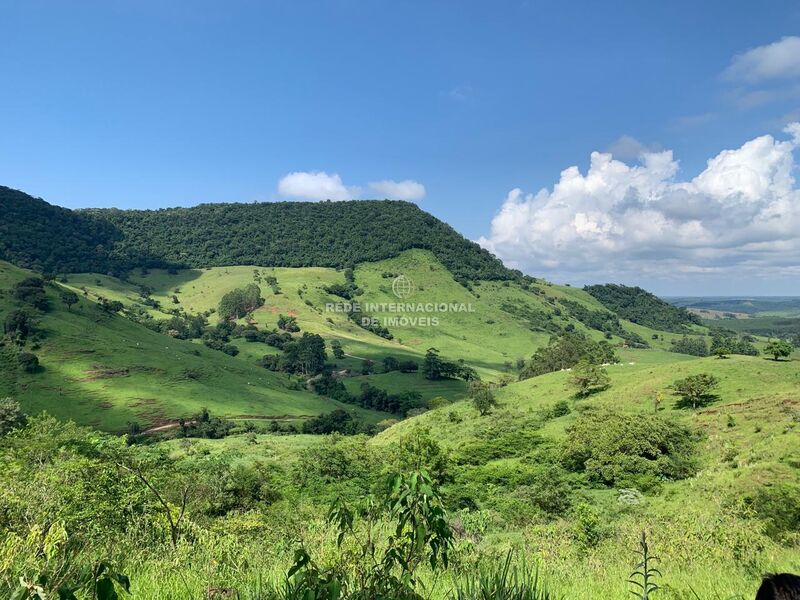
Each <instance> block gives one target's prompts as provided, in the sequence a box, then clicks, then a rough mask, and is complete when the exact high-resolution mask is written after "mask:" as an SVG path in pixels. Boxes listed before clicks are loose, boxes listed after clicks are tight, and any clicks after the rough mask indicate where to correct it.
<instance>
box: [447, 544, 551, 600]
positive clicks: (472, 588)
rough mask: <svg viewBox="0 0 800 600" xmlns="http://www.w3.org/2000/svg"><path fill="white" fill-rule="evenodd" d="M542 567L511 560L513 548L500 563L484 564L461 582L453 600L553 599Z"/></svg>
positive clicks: (452, 597)
mask: <svg viewBox="0 0 800 600" xmlns="http://www.w3.org/2000/svg"><path fill="white" fill-rule="evenodd" d="M555 598H557V596H555V595H554V594H552V593H550V592H549V591H548V589H547V586H546V585H545V584H544V582H543V580H541V579H540V578H539V570H538V569H534V570H531V569H529V568H528V567H527V566H525V565H524V564H523V566H522V567H518V566H516V565H513V564H512V552H511V551H509V552H508V554H507V555H506V559H505V561H504V562H503V563H501V564H500V565H497V564H492V565H491V566H488V567H487V566H485V565H484V566H482V567H481V568H480V569H478V570H477V571H472V572H471V573H469V574H468V575H466V577H464V578H463V579H462V580H461V581H459V582H458V584H457V587H456V590H455V591H454V592H453V595H452V596H451V599H452V600H554V599H555Z"/></svg>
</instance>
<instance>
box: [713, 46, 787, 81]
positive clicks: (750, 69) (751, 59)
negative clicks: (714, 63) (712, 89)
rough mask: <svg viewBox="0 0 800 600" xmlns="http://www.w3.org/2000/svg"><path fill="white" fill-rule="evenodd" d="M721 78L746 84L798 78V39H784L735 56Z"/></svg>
mask: <svg viewBox="0 0 800 600" xmlns="http://www.w3.org/2000/svg"><path fill="white" fill-rule="evenodd" d="M723 76H724V77H725V78H726V79H729V80H731V81H744V82H746V83H757V82H760V81H766V80H769V79H786V78H791V77H800V37H797V36H788V37H784V38H782V39H780V40H778V41H777V42H774V43H772V44H767V45H765V46H758V47H756V48H751V49H750V50H748V51H747V52H743V53H742V54H737V55H736V56H735V57H734V58H733V60H732V61H731V64H730V66H728V68H727V69H725V72H724V73H723Z"/></svg>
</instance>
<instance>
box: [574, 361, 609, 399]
mask: <svg viewBox="0 0 800 600" xmlns="http://www.w3.org/2000/svg"><path fill="white" fill-rule="evenodd" d="M569 383H570V384H571V385H572V386H573V387H575V388H576V390H577V392H576V394H575V395H576V396H578V397H579V398H585V397H586V396H590V395H592V394H596V393H597V392H602V391H603V390H607V389H608V388H609V387H610V386H611V378H610V377H609V376H608V372H607V371H606V370H605V369H604V368H603V367H601V366H600V365H594V364H592V363H590V362H589V361H588V360H582V361H581V362H579V363H578V365H577V366H576V367H575V369H574V370H573V372H572V377H570V379H569Z"/></svg>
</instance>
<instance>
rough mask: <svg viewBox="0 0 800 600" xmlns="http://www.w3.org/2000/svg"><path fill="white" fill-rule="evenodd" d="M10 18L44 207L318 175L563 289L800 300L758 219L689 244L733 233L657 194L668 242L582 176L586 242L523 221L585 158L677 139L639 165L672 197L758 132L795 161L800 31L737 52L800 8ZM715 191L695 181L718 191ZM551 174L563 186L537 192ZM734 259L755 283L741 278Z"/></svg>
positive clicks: (3, 149) (22, 167) (691, 5)
mask: <svg viewBox="0 0 800 600" xmlns="http://www.w3.org/2000/svg"><path fill="white" fill-rule="evenodd" d="M0 22H1V23H2V30H3V35H2V36H0V73H1V74H2V82H3V85H2V93H0V139H2V144H0V184H3V185H8V186H11V187H15V188H19V189H22V190H24V191H26V192H28V193H31V194H34V195H37V196H41V197H43V198H45V199H46V200H48V201H49V202H52V203H54V204H59V205H62V206H68V207H87V206H118V207H123V208H132V207H137V208H158V207H165V206H176V205H191V204H196V203H199V202H218V201H244V202H248V201H253V200H262V201H263V200H276V199H281V198H283V197H288V196H292V197H303V194H307V196H308V197H309V198H311V197H313V196H314V194H315V193H318V189H317V188H318V187H319V185H322V189H324V190H327V191H329V192H330V194H329V195H333V196H336V195H337V194H338V195H340V196H341V197H374V196H380V195H384V196H391V195H405V196H409V197H413V198H414V199H417V200H418V201H419V202H420V206H422V207H423V208H424V209H425V210H428V211H429V212H432V213H433V214H435V215H436V216H438V217H440V218H442V219H444V220H446V221H447V222H449V223H450V224H452V225H453V226H454V227H455V228H456V229H458V230H459V231H461V232H462V233H464V234H465V235H466V236H468V237H470V238H471V239H479V238H482V243H483V244H484V245H486V246H487V247H489V248H491V249H492V250H493V251H495V252H496V253H497V254H499V255H500V256H501V257H502V258H504V260H506V261H507V262H509V263H512V264H514V265H515V266H519V267H521V268H523V269H524V270H526V271H528V272H531V273H534V274H544V275H546V276H548V277H551V278H553V279H555V280H559V281H570V282H572V283H582V282H586V281H596V280H597V279H598V278H601V279H611V280H619V281H625V282H640V283H642V284H645V285H648V286H650V287H651V288H654V289H656V291H659V292H661V293H681V294H689V293H708V294H710V293H734V294H737V293H739V294H741V293H753V290H754V288H756V287H758V288H759V290H760V291H761V293H800V288H798V287H797V283H796V282H797V281H798V277H797V275H800V272H798V271H796V270H793V269H795V268H796V261H795V258H797V257H798V256H800V249H798V244H797V243H796V242H797V239H796V236H792V235H791V234H787V233H786V232H783V233H782V234H780V235H778V234H775V235H771V236H765V235H764V234H763V227H758V228H756V229H758V231H757V232H753V231H749V230H748V231H744V232H742V235H740V236H738V237H736V236H730V237H731V239H729V240H727V241H726V242H725V243H724V244H719V243H716V242H713V241H709V242H708V243H705V244H700V245H699V246H702V247H697V246H698V244H694V245H693V243H690V242H689V240H697V239H699V238H702V237H703V236H706V238H707V239H709V240H711V238H718V237H719V231H717V230H716V229H715V228H714V224H712V223H711V221H710V220H708V219H710V218H711V217H706V216H703V215H700V216H699V217H698V216H697V214H695V213H692V210H694V209H691V210H689V209H686V210H684V209H681V210H677V209H676V210H673V211H672V212H670V211H669V210H666V209H662V208H660V207H659V208H658V211H657V212H658V214H659V215H661V216H665V218H666V219H667V221H668V225H664V226H663V227H662V228H661V229H660V230H659V231H658V232H651V233H652V236H655V237H659V236H663V237H666V236H667V234H668V235H669V236H670V237H671V239H672V240H675V239H683V240H686V241H685V242H682V243H681V244H677V246H679V247H677V248H676V244H675V243H672V242H670V243H669V244H666V243H650V241H648V239H644V238H643V237H642V236H641V235H637V231H639V230H638V229H637V231H634V228H637V227H638V226H637V225H636V223H637V221H636V220H635V219H634V220H631V219H630V218H628V217H631V215H630V214H629V213H628V212H626V213H625V215H626V216H625V218H624V219H623V218H622V217H620V218H619V219H617V218H616V217H614V215H616V214H617V213H619V212H620V209H619V202H620V201H621V200H620V199H619V198H617V200H616V201H614V202H611V204H609V203H608V202H607V200H608V198H606V197H603V198H596V197H594V196H592V193H590V192H587V193H585V194H584V195H583V196H582V197H581V198H580V199H578V200H575V201H574V204H573V205H571V206H572V209H571V210H570V211H568V214H560V216H559V218H560V219H562V220H564V223H569V224H570V225H569V226H570V227H571V228H572V229H574V230H575V231H577V233H575V231H573V232H572V233H573V234H574V235H573V236H572V237H570V236H568V235H566V236H565V234H564V231H563V230H562V229H559V228H560V227H562V225H563V223H561V222H555V221H553V222H551V223H550V225H549V226H548V227H549V228H548V227H544V228H541V227H540V228H539V229H540V230H539V231H537V232H535V233H531V231H532V230H535V229H536V228H537V227H538V224H539V223H540V220H539V217H542V216H547V215H549V216H552V212H547V210H545V209H547V206H545V205H546V204H547V202H551V203H559V202H562V203H563V202H564V200H563V198H560V197H559V196H558V194H556V193H554V190H553V186H554V185H555V184H556V183H557V182H558V181H559V179H560V178H561V175H560V173H561V172H562V171H563V170H564V169H567V168H568V167H570V166H573V165H574V166H577V167H578V168H579V170H580V172H581V173H583V174H586V171H587V169H588V168H589V166H590V161H591V159H590V154H591V153H592V152H593V151H600V152H606V151H609V150H610V151H611V152H612V153H613V156H614V158H615V159H618V160H621V161H625V162H626V163H627V164H628V165H631V166H632V165H635V164H637V161H639V160H640V158H641V156H643V155H642V153H643V152H644V153H651V155H652V156H657V155H658V156H660V155H659V154H658V153H663V152H664V151H666V150H671V151H672V152H673V155H672V161H673V163H674V167H670V168H666V171H667V174H666V175H664V176H663V177H662V176H661V175H660V174H659V173H660V172H658V173H656V174H655V175H654V174H653V173H654V172H655V171H654V169H653V168H651V169H650V170H649V171H647V172H646V173H645V175H646V176H647V177H648V178H650V179H651V180H652V181H653V182H654V183H652V185H653V186H656V187H657V184H658V183H659V181H660V182H661V184H664V183H665V182H668V183H669V184H670V185H671V186H673V187H670V189H669V190H668V192H664V191H663V190H661V191H660V192H658V193H657V194H661V196H659V198H661V197H662V196H663V195H664V194H667V195H669V196H670V198H673V196H674V195H675V194H676V193H678V192H680V193H683V192H684V191H685V190H683V188H681V187H680V186H681V182H689V181H691V180H692V179H693V178H695V177H696V176H697V175H698V174H700V173H701V172H702V171H703V170H704V169H706V161H708V160H709V159H711V158H713V157H715V156H717V155H718V154H719V153H720V152H721V151H723V150H725V149H740V148H742V147H743V145H744V144H745V143H746V142H748V141H751V140H759V139H763V136H767V135H769V136H772V137H771V138H770V140H772V141H773V142H774V144H775V148H774V149H773V150H771V152H772V154H775V153H778V154H781V156H780V157H778V158H777V159H776V160H777V162H776V163H775V164H778V163H780V164H781V165H782V164H784V163H785V161H786V160H787V156H788V157H789V158H788V160H791V157H792V153H793V152H794V148H795V146H791V147H788V146H780V144H781V143H784V144H788V143H789V142H788V141H787V140H791V139H792V135H793V134H792V133H791V132H789V133H787V132H783V131H782V129H783V128H784V127H785V126H786V125H787V124H789V123H791V122H793V121H798V120H800V69H798V70H797V71H795V70H794V69H795V67H796V66H797V65H795V64H794V63H793V62H792V54H793V52H792V50H793V49H794V47H792V46H789V45H785V47H784V46H781V47H776V49H775V51H774V52H772V51H765V52H766V54H754V55H748V54H746V53H747V52H748V51H753V50H754V49H758V48H759V47H769V45H770V44H776V43H779V42H780V41H781V40H783V39H790V40H791V39H792V38H790V37H789V36H796V35H800V5H798V4H797V3H796V2H762V3H759V4H758V5H755V4H752V3H734V2H702V3H699V2H671V3H643V2H619V3H614V5H613V6H610V5H609V3H599V2H567V3H553V2H530V1H528V2H465V1H453V2H438V1H428V2H400V1H397V0H395V1H393V2H384V1H376V0H373V1H369V2H367V1H360V2H357V1H349V0H336V1H333V0H332V1H329V2H304V1H302V0H294V1H286V2H255V1H236V0H233V1H227V2H209V1H205V0H199V1H198V0H194V1H192V2H178V1H174V2H172V1H171V2H153V1H150V0H138V1H136V2H133V1H130V2H128V1H109V0H105V1H102V2H99V1H98V2H88V1H87V2H70V3H65V2H41V1H38V0H24V1H7V0H2V1H0ZM737 56H738V57H739V58H738V59H737ZM787 56H788V58H787ZM737 61H738V62H737ZM748 61H749V62H748ZM759 61H760V62H759ZM797 62H800V58H798V59H797ZM773 64H775V65H776V66H775V68H774V69H772V70H770V69H771V67H770V65H773ZM765 65H766V66H765ZM759 69H761V70H759ZM762 146H764V144H762ZM764 147H766V146H764ZM771 148H772V146H770V148H769V149H771ZM769 149H767V150H765V151H764V152H762V153H761V154H759V153H758V152H756V153H755V154H754V155H753V156H754V158H753V160H757V161H761V160H767V159H766V158H764V157H765V156H767V155H769V154H770V152H769V151H768V150H769ZM795 154H796V153H795ZM781 157H782V158H781ZM743 160H744V159H743ZM781 160H782V161H783V162H781ZM745 162H746V161H745ZM673 163H670V164H673ZM740 163H741V161H740ZM740 163H737V164H739V165H740V166H741V164H740ZM759 164H760V163H759ZM612 167H613V164H612ZM741 168H745V167H741ZM746 168H747V169H750V170H752V169H751V165H750V164H749V163H748V164H747V165H746ZM765 169H766V172H769V173H771V174H772V175H774V173H775V172H776V171H775V169H778V171H779V170H780V169H779V168H778V167H775V168H774V169H773V168H772V167H770V166H769V165H767V167H765ZM756 170H757V171H758V169H756ZM790 170H794V164H792V165H791V167H790ZM596 171H597V173H600V174H601V175H602V173H603V172H604V171H603V169H602V167H601V166H598V167H597V169H596ZM611 171H614V169H613V168H612V169H611ZM320 172H321V173H324V174H325V175H324V176H320V175H319V173H320ZM291 173H295V176H293V177H290V178H289V179H283V178H285V177H286V176H287V175H288V174H291ZM298 173H299V175H298ZM716 174H717V175H719V173H716ZM712 175H714V174H713V173H712ZM772 175H768V177H772ZM626 177H627V176H626ZM282 179H283V185H281V183H280V182H281V181H282ZM600 179H601V180H602V179H603V178H602V176H601V177H600ZM623 179H624V178H623ZM625 181H627V180H625ZM625 181H623V182H622V183H619V182H618V184H619V185H621V186H623V187H624V186H626V185H627V184H626V183H625ZM676 182H677V183H676ZM779 183H780V182H779ZM584 184H586V182H584ZM586 185H589V187H590V188H591V184H586ZM676 185H677V188H675V187H674V186H676ZM709 185H710V184H709ZM715 185H716V184H715ZM776 185H777V184H776ZM781 185H783V184H781ZM309 186H310V187H309ZM315 186H316V187H315ZM423 187H424V193H423ZM634 187H635V188H636V190H635V191H636V193H638V194H645V195H646V194H648V193H652V189H651V187H652V186H650V187H647V186H645V187H646V189H644V188H642V187H641V186H639V187H636V186H634ZM662 187H663V186H662ZM711 187H713V186H711ZM711 187H709V186H708V185H707V186H706V187H705V188H703V187H702V186H699V185H698V186H695V187H694V188H692V190H690V192H691V193H692V194H695V195H697V194H700V195H702V194H712V199H713V200H715V201H716V200H720V197H717V196H713V193H716V192H715V191H713V190H717V189H718V186H717V188H713V190H712V191H709V190H710V189H711ZM542 188H547V189H548V190H550V192H551V193H550V195H549V199H547V198H545V199H542V198H538V199H537V198H536V197H535V194H536V192H537V191H538V190H540V189H542ZM695 188H696V189H695ZM701 188H702V189H701ZM767 188H768V192H769V194H773V192H774V189H773V188H772V187H769V186H767ZM767 188H765V189H767ZM784 188H785V185H784ZM517 189H518V190H519V191H520V193H519V194H518V195H517V196H513V194H512V195H510V192H512V190H517ZM659 189H660V188H659ZM676 190H677V191H676ZM590 191H591V190H590ZM761 191H763V190H761ZM712 192H713V193H712ZM734 192H735V193H736V194H737V198H740V199H741V197H743V196H742V191H741V190H738V189H737V190H734ZM725 193H726V194H728V192H725ZM731 193H733V192H731ZM755 193H761V192H760V191H759V190H756V192H755ZM764 193H766V192H764ZM775 194H777V195H775ZM775 194H773V195H772V196H770V199H771V200H770V202H771V204H769V205H767V201H766V200H764V205H763V206H761V212H758V211H755V212H754V211H753V210H750V211H749V212H748V211H747V210H745V209H744V208H743V207H742V206H743V201H742V202H740V201H737V202H735V203H734V202H732V201H728V200H726V201H725V203H723V204H724V205H720V207H718V208H719V210H718V211H717V213H715V215H712V217H713V218H715V219H716V221H715V223H716V224H717V226H719V223H720V222H721V220H722V221H725V222H726V223H727V225H726V228H727V229H726V232H727V230H728V229H730V228H731V227H733V228H734V229H735V228H736V227H737V225H736V223H737V220H736V219H731V218H728V217H729V216H730V215H736V216H737V219H749V220H751V221H752V220H753V219H758V218H760V217H763V215H764V214H770V215H773V216H774V214H773V213H770V212H769V211H770V210H773V211H774V209H775V206H776V205H777V204H776V203H780V202H782V203H783V205H787V206H788V208H786V206H784V208H782V209H781V210H787V211H789V213H791V214H789V213H786V214H784V213H781V216H782V218H781V219H780V220H781V221H783V222H787V219H788V220H791V219H793V218H794V217H795V213H796V212H797V211H796V210H795V209H797V210H800V208H798V207H797V204H800V200H798V198H797V193H796V186H795V185H794V184H793V183H792V184H790V185H789V188H788V190H787V189H783V188H781V190H779V191H778V192H775ZM781 194H782V195H781ZM746 195H747V194H746V193H744V196H746ZM512 196H513V197H512ZM622 196H625V197H627V196H626V194H622ZM728 196H730V194H728ZM728 196H726V198H728ZM773 196H774V197H773ZM703 197H705V196H703ZM759 198H761V196H759ZM720 201H721V200H720ZM570 202H572V200H568V201H567V203H568V204H569V203H570ZM626 202H627V200H626ZM665 202H666V201H665ZM686 202H689V203H690V204H692V203H694V204H698V205H699V204H703V201H702V199H701V198H699V197H697V198H694V200H692V201H689V200H687V201H686ZM587 203H588V204H587ZM669 204H670V206H673V204H674V201H673V200H672V199H671V200H669ZM694 204H692V205H693V206H694ZM733 204H735V206H733ZM587 206H589V208H587ZM748 206H749V207H750V208H752V202H751V203H750V204H748ZM592 207H595V208H596V209H597V210H595V211H592V210H590V209H591V208H592ZM770 207H772V208H770ZM740 209H741V210H740ZM627 210H628V209H626V211H627ZM687 210H688V211H689V213H692V214H691V215H689V216H686V215H687V214H689V213H687ZM500 211H502V212H500ZM543 211H544V212H543ZM765 211H766V212H765ZM595 212H596V213H598V214H599V213H607V214H609V215H612V217H611V218H610V220H609V219H605V218H600V217H599V216H597V215H595V216H596V217H597V218H595V217H592V214H594V213H595ZM640 212H641V211H640ZM695 212H696V211H695ZM723 213H724V214H723ZM504 214H505V217H504V216H503V215H504ZM580 215H583V216H582V217H581V216H580ZM680 215H683V216H680ZM692 215H693V216H692ZM639 217H640V221H641V214H640V215H639ZM723 217H724V218H723ZM504 219H505V221H504ZM645 220H648V219H645ZM698 220H699V222H700V225H701V226H703V228H701V229H697V228H693V227H694V226H692V225H691V223H690V221H691V222H694V221H698ZM640 221H639V222H640ZM648 222H650V223H652V222H653V219H649V220H648ZM520 223H521V225H520ZM687 223H689V226H688V227H683V229H681V227H682V226H686V225H687ZM542 236H548V237H547V242H548V243H547V244H543V243H542V239H543V237H542ZM520 238H523V239H522V241H521V240H520ZM623 238H624V239H623ZM767 238H769V239H767ZM555 239H559V240H561V242H560V243H555V242H553V240H555ZM704 239H705V238H704ZM737 240H738V241H737ZM548 244H550V245H551V246H552V247H551V248H545V246H548ZM736 244H739V245H738V246H737V245H736ZM753 244H757V245H758V247H757V248H756V250H757V252H756V254H755V255H754V254H753V252H752V251H751V247H752V246H753ZM764 244H772V246H770V247H769V248H766V247H765V246H764ZM690 246H691V247H690ZM631 248H633V250H631ZM767 255H768V256H767ZM765 256H766V258H765ZM592 259H602V262H601V263H600V264H599V265H598V264H597V263H594V262H593V261H592ZM678 264H682V265H683V266H686V265H688V266H689V267H691V268H690V269H688V270H686V269H684V270H681V269H677V270H676V269H675V265H678ZM609 265H611V266H609ZM601 267H602V268H601ZM732 269H736V272H739V273H742V272H745V271H746V276H744V277H739V278H738V279H739V280H738V281H732V280H731V277H730V274H731V273H732V272H733V271H732Z"/></svg>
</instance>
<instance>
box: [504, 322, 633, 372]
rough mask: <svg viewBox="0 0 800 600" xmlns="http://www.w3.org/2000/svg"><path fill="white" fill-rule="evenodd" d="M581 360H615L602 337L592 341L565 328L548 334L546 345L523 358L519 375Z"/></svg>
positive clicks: (612, 350) (606, 361)
mask: <svg viewBox="0 0 800 600" xmlns="http://www.w3.org/2000/svg"><path fill="white" fill-rule="evenodd" d="M582 360H583V361H586V362H588V363H590V364H594V365H602V364H609V363H616V362H619V358H618V357H617V355H616V352H614V348H613V347H612V346H611V344H609V343H608V342H606V341H605V340H604V341H601V342H595V341H594V340H591V339H589V338H588V337H586V336H585V335H583V334H580V333H578V332H568V333H563V334H561V335H558V336H552V337H551V338H550V341H549V343H548V345H547V346H544V347H542V348H539V349H538V350H536V352H535V353H534V354H533V356H531V358H530V360H528V361H526V362H524V364H523V366H522V369H521V370H520V373H519V379H520V380H523V379H530V378H531V377H537V376H539V375H544V374H545V373H552V372H554V371H561V370H562V369H570V368H572V367H574V366H575V365H577V364H578V363H579V362H580V361H582Z"/></svg>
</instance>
